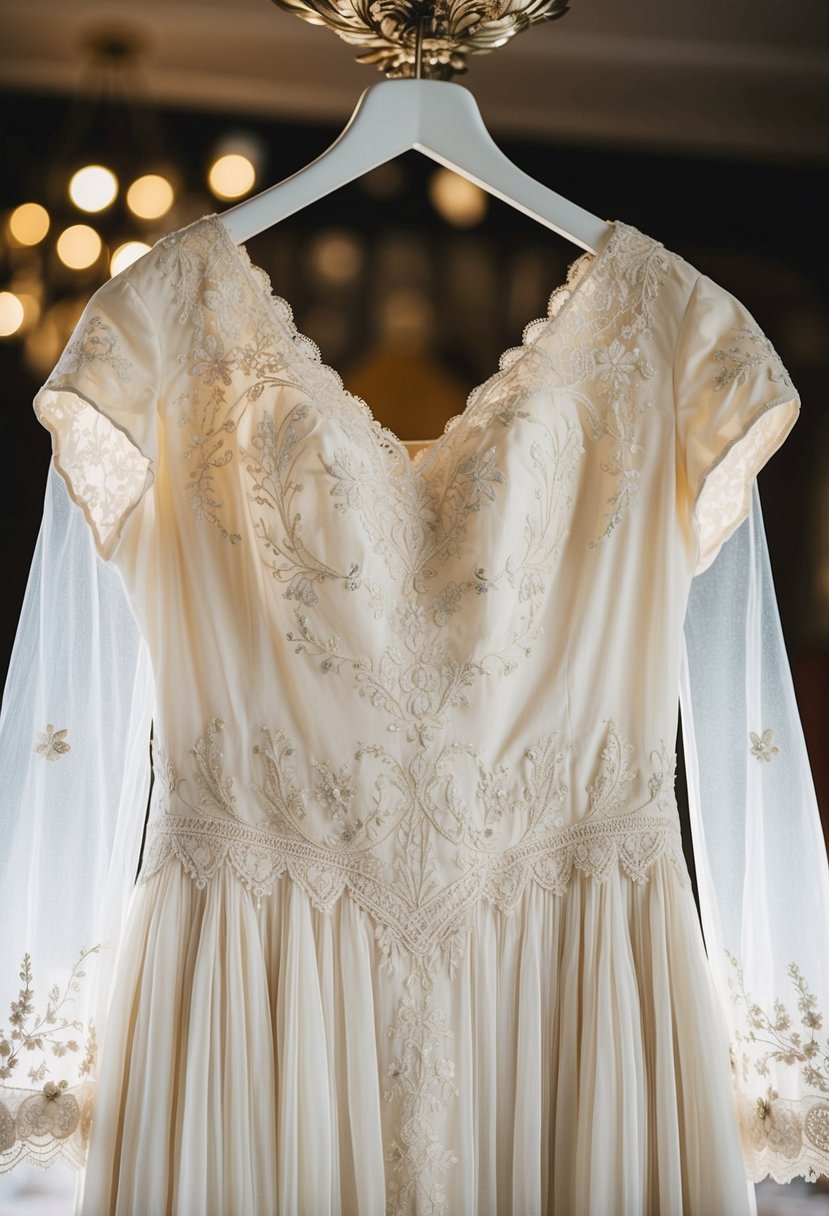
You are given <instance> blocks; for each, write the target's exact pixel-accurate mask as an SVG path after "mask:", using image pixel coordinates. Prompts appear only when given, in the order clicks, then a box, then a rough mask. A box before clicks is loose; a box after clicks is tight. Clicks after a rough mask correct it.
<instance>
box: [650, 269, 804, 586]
mask: <svg viewBox="0 0 829 1216" xmlns="http://www.w3.org/2000/svg"><path fill="white" fill-rule="evenodd" d="M674 388H675V397H676V423H677V457H678V466H679V470H678V472H679V477H678V481H679V485H680V490H681V494H682V496H683V498H684V501H685V503H686V504H687V509H688V514H689V520H690V524H691V526H692V528H693V531H694V534H695V537H696V541H697V544H698V564H697V571H698V572H701V571H702V570H705V569H706V568H707V567H708V566H710V564H711V562H712V561H713V560H714V558H715V557H716V555H717V552H718V551H719V548H720V546H721V545H722V543H723V542H724V541H725V540H727V539H728V537H729V536H730V535H731V534H732V532H733V531H734V529H735V528H736V527H737V526H738V525H739V524H740V523H741V522H742V520H744V519H745V518H746V516H747V514H748V509H749V498H750V494H751V485H752V482H753V481H754V478H755V477H756V475H757V473H758V472H759V471H760V469H761V468H762V467H763V465H764V464H765V463H766V461H767V460H768V459H769V457H770V456H771V455H772V453H773V452H774V451H775V450H776V449H777V448H778V447H779V445H780V444H781V443H782V442H783V440H784V439H785V437H786V435H787V434H788V433H789V431H790V429H791V427H792V426H793V424H794V422H795V420H796V418H797V414H798V411H799V408H800V402H799V399H798V395H797V392H796V390H795V389H794V387H793V385H792V382H791V380H790V379H789V376H788V374H787V372H786V369H785V367H784V366H783V364H782V362H781V360H780V358H779V356H778V355H777V353H776V351H775V350H774V348H773V346H772V344H771V342H770V341H769V340H768V338H767V337H766V336H765V335H764V334H763V332H762V330H761V329H760V328H759V326H758V325H757V323H756V321H755V320H754V318H753V317H752V316H751V314H750V313H749V312H748V311H747V310H746V309H745V308H744V306H743V305H742V304H741V303H740V302H739V300H737V299H735V298H734V296H732V295H730V294H729V293H728V292H727V291H725V290H724V289H723V288H721V287H718V286H717V284H716V283H713V282H712V281H711V280H710V279H709V278H707V277H706V276H705V275H700V277H699V278H698V280H697V282H696V284H695V286H694V289H693V291H692V293H691V297H690V299H689V301H688V306H687V308H686V311H685V316H684V319H683V322H682V326H681V328H680V333H679V338H678V341H677V345H676V352H675V362H674Z"/></svg>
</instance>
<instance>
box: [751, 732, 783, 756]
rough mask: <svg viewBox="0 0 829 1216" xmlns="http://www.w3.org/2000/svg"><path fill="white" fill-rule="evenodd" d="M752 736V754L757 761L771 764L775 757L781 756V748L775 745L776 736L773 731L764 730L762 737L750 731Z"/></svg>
mask: <svg viewBox="0 0 829 1216" xmlns="http://www.w3.org/2000/svg"><path fill="white" fill-rule="evenodd" d="M749 733H750V736H751V754H752V756H754V758H755V760H759V761H760V762H761V763H763V762H765V763H767V764H768V763H770V762H771V761H772V760H773V759H774V757H775V756H777V755H779V754H780V748H779V747H777V745H776V744H775V743H774V735H773V732H772V731H771V730H764V731H763V733H762V735H758V734H757V733H756V732H755V731H750V732H749Z"/></svg>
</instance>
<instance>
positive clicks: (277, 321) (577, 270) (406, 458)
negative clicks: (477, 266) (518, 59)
mask: <svg viewBox="0 0 829 1216" xmlns="http://www.w3.org/2000/svg"><path fill="white" fill-rule="evenodd" d="M204 220H207V221H208V222H210V223H211V224H212V226H213V227H214V229H216V230H218V233H219V236H220V239H221V240H222V242H223V243H224V246H225V248H226V249H227V250H228V251H229V252H230V254H231V256H232V258H233V260H234V261H235V263H236V265H237V266H238V267H239V268H240V269H241V271H242V272H243V273H244V275H245V277H246V278H247V281H248V283H249V284H250V286H251V287H252V288H253V291H254V295H255V297H256V298H257V299H258V300H260V301H261V303H262V305H263V307H264V310H265V314H266V316H267V318H268V320H269V321H270V322H271V323H272V324H274V325H275V326H276V327H277V329H278V331H279V332H280V333H287V336H288V338H289V339H290V340H291V346H292V350H293V351H294V352H295V354H296V357H297V359H298V361H299V362H300V363H303V362H305V363H309V362H310V363H312V364H313V365H314V367H315V368H316V369H317V370H318V371H319V370H322V371H323V372H324V373H325V374H326V375H328V376H329V377H330V378H331V380H332V382H333V383H334V384H335V385H336V389H337V392H338V394H339V396H340V397H341V398H342V400H343V402H344V403H345V404H352V405H356V407H357V409H358V410H359V411H360V413H362V415H363V418H364V420H365V421H366V422H367V423H368V424H369V427H370V429H371V430H372V431H373V432H374V433H375V434H376V435H378V436H379V439H380V442H381V444H383V445H385V446H386V447H387V448H389V449H391V450H392V451H393V452H394V453H395V454H396V455H397V457H398V458H399V461H400V462H401V467H402V468H403V469H404V470H406V471H407V472H408V473H409V474H411V475H415V474H419V473H420V472H421V471H423V470H424V469H425V468H426V467H427V466H428V465H430V464H431V463H432V462H433V460H434V459H435V458H436V455H437V453H438V451H439V450H440V448H441V447H442V446H443V443H444V441H445V440H446V439H447V437H448V436H449V434H450V433H451V432H453V431H454V430H455V428H456V427H458V426H459V425H460V424H461V423H463V422H467V421H468V420H469V419H470V418H471V416H472V414H473V412H474V409H475V405H476V403H477V401H478V400H479V399H480V397H481V396H482V395H483V393H484V390H485V389H488V388H490V387H491V386H492V384H494V383H495V382H496V381H497V380H499V379H500V378H501V377H503V376H505V375H507V374H508V373H509V372H510V371H511V370H512V369H513V368H514V367H515V364H516V363H517V362H518V360H519V359H521V358H522V357H523V356H524V355H525V354H526V353H527V352H528V351H529V350H531V349H532V345H533V344H534V342H535V341H536V340H537V339H538V337H540V335H541V334H542V333H548V334H549V333H551V332H552V331H553V330H554V329H556V328H558V327H559V325H560V324H561V323H562V321H563V318H564V317H565V316H566V315H567V314H568V313H569V312H570V311H571V309H572V307H573V304H574V301H576V300H577V299H579V297H580V296H581V295H582V294H583V289H584V287H585V285H586V283H588V282H589V281H590V280H591V279H592V278H593V277H594V276H595V274H596V271H597V269H598V267H599V266H600V265H602V264H603V263H604V261H605V260H606V259H607V258H608V257H609V255H610V253H611V250H612V248H613V246H614V245H615V243H616V240H617V238H618V236H619V234H620V232H621V230H622V228H623V227H624V226H623V225H621V224H620V223H619V222H618V221H616V220H608V221H606V222H607V224H608V225H609V232H608V233H607V235H606V237H605V240H604V241H603V242H602V244H601V245H600V247H599V248H598V249H597V250H596V251H595V252H594V253H591V252H590V251H585V252H583V253H581V254H578V255H577V256H576V257H575V258H574V259H573V261H571V262H570V264H569V265H568V267H567V273H566V276H565V279H564V281H563V282H562V283H560V284H559V285H558V286H557V287H555V288H554V289H553V290H552V292H551V293H550V295H549V297H548V303H547V315H546V316H545V317H539V318H537V319H535V320H532V321H529V322H528V323H527V324H526V325H525V326H524V329H523V333H522V339H521V345H520V346H514V347H509V348H508V349H507V350H505V351H504V352H503V353H502V354H501V356H500V358H499V359H498V364H497V367H496V369H495V371H493V372H492V374H491V375H490V376H488V377H487V379H486V380H483V381H482V382H481V383H480V384H477V385H475V387H474V388H473V389H472V390H471V391H470V393H469V394H468V396H467V399H466V405H465V406H464V408H463V409H462V410H460V411H459V412H458V413H457V414H453V415H452V417H451V418H449V419H448V421H447V422H446V424H445V426H444V429H443V431H442V433H441V434H440V435H437V436H436V437H435V438H434V439H431V440H427V441H423V440H421V441H413V442H421V443H424V444H425V446H423V447H421V448H420V450H419V451H418V452H416V454H415V456H414V457H411V456H410V455H409V453H408V451H407V449H406V441H405V440H404V439H401V438H400V437H399V436H398V435H397V434H396V433H395V432H394V431H393V430H391V428H390V427H387V426H384V425H383V423H381V422H380V420H379V419H378V418H376V417H375V415H374V413H373V411H372V409H371V406H370V405H369V403H368V402H367V401H364V400H363V399H362V398H361V397H358V396H357V395H356V394H354V393H351V392H349V391H348V390H347V389H346V387H345V385H344V383H343V379H342V376H341V375H340V374H339V372H338V371H337V369H336V368H334V367H332V366H330V365H329V364H327V363H325V362H324V361H323V359H322V354H321V352H320V349H319V347H318V346H317V344H316V342H314V340H313V339H312V338H309V337H308V336H307V335H306V334H304V333H302V331H301V330H300V329H299V328H298V326H297V325H296V322H295V321H294V312H293V308H292V307H291V304H290V302H289V301H288V300H286V299H285V297H284V296H280V295H277V293H276V292H274V290H273V287H272V284H271V279H270V275H269V274H268V272H267V271H266V270H264V269H263V268H262V267H261V266H257V265H256V263H255V262H254V261H253V260H252V259H251V257H250V254H249V253H248V251H247V247H246V246H245V245H244V244H237V243H236V242H235V241H234V239H233V237H232V236H231V234H230V233H229V232H228V230H227V228H226V227H225V225H224V224H223V223H222V218H221V216H220V215H219V214H218V213H216V212H213V213H212V214H210V215H206V216H204ZM197 222H199V221H197ZM201 222H203V221H201ZM565 293H567V294H566V298H565V299H564V301H563V302H562V303H561V304H560V305H559V306H558V308H556V303H557V301H558V299H559V297H560V296H562V295H565Z"/></svg>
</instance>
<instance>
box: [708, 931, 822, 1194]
mask: <svg viewBox="0 0 829 1216" xmlns="http://www.w3.org/2000/svg"><path fill="white" fill-rule="evenodd" d="M726 954H727V957H728V961H729V963H730V966H731V969H732V972H731V975H730V977H729V988H730V989H731V995H732V1000H733V1001H734V1003H735V1005H736V1006H738V1007H739V1009H740V1010H741V1013H742V1018H743V1019H744V1021H745V1025H746V1029H745V1030H735V1031H734V1040H735V1042H734V1044H733V1045H732V1067H733V1068H734V1070H735V1072H736V1073H737V1075H738V1077H739V1078H740V1080H741V1082H742V1085H743V1087H745V1088H748V1089H750V1085H751V1081H752V1079H753V1077H762V1078H764V1079H765V1078H767V1077H769V1076H773V1075H775V1073H778V1075H779V1069H781V1068H782V1069H786V1070H794V1071H795V1072H796V1073H797V1074H798V1086H797V1088H798V1089H800V1090H803V1088H804V1087H805V1089H806V1091H807V1092H805V1093H803V1094H802V1096H801V1097H800V1098H798V1099H797V1100H791V1099H785V1098H782V1097H781V1095H780V1093H779V1092H778V1090H777V1089H776V1088H775V1087H774V1085H773V1084H767V1086H766V1089H765V1091H764V1093H763V1094H762V1095H761V1096H760V1097H758V1098H756V1099H754V1100H753V1104H752V1100H751V1099H749V1097H748V1096H747V1095H744V1096H743V1097H742V1112H741V1113H742V1121H743V1127H744V1134H745V1136H746V1138H747V1140H748V1143H749V1145H750V1146H751V1150H752V1153H753V1154H754V1155H755V1162H756V1168H755V1171H754V1172H755V1175H756V1176H757V1177H762V1176H763V1175H764V1174H765V1173H766V1172H767V1171H769V1172H771V1173H772V1174H773V1175H774V1177H775V1178H777V1179H778V1180H779V1181H789V1180H790V1179H791V1178H792V1177H795V1176H796V1175H797V1174H798V1173H803V1174H805V1175H806V1176H808V1177H816V1176H817V1174H818V1173H820V1172H826V1170H827V1167H829V1100H827V1099H829V1038H825V1037H824V1036H823V1035H822V1034H821V1032H822V1031H823V1029H824V1015H823V1013H822V1012H821V1011H820V1010H818V1009H817V998H816V996H815V994H814V993H813V992H812V991H811V990H810V989H809V986H808V984H807V982H806V978H805V977H804V975H803V973H802V972H801V970H800V968H799V967H798V966H797V964H796V963H791V964H790V966H789V968H788V975H789V978H790V979H791V981H792V986H793V988H794V993H795V996H796V999H797V1015H793V1014H792V1013H790V1011H789V1009H788V1008H787V1006H786V1004H784V1002H783V1001H782V1000H781V999H780V998H778V999H777V1000H775V1001H774V1006H773V1012H771V1013H769V1012H767V1011H766V1010H764V1009H762V1008H761V1007H760V1006H759V1005H758V1004H757V1003H756V1002H755V1001H754V1000H753V999H752V997H751V995H750V993H748V992H747V990H746V986H745V978H744V974H743V971H742V968H741V967H740V965H739V963H738V961H737V959H736V958H735V957H734V955H732V954H731V953H730V952H728V951H726ZM798 1023H799V1024H798ZM778 1083H779V1082H778ZM781 1088H782V1087H781Z"/></svg>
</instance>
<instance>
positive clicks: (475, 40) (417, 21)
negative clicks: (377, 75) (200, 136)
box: [274, 0, 569, 80]
mask: <svg viewBox="0 0 829 1216" xmlns="http://www.w3.org/2000/svg"><path fill="white" fill-rule="evenodd" d="M274 3H275V4H277V5H279V7H280V8H282V9H285V10H286V11H287V12H289V13H294V14H295V15H296V16H297V17H301V18H302V19H303V21H308V22H310V24H311V25H327V26H328V28H329V29H332V30H333V31H334V33H336V34H339V36H340V38H342V39H344V41H346V42H349V43H351V44H352V45H353V46H359V47H363V48H365V49H364V50H363V51H362V53H361V54H359V55H358V56H357V61H358V62H359V63H370V64H374V65H375V66H376V67H377V68H379V69H380V71H381V72H385V74H386V76H389V77H401V76H423V77H429V78H431V79H434V80H449V79H450V78H451V77H452V76H455V75H458V74H460V73H462V72H465V71H466V69H467V62H466V60H467V57H468V56H469V55H484V54H488V53H489V52H490V51H494V50H497V49H498V47H501V46H504V44H505V43H507V42H508V41H509V40H510V38H513V37H514V36H515V35H516V34H520V33H521V32H522V30H525V29H528V28H529V26H530V25H534V24H536V23H537V22H539V21H554V20H555V19H556V18H557V17H563V16H564V14H565V13H566V12H567V10H568V7H569V0H432V2H431V3H428V2H427V3H424V2H423V0H414V3H412V2H410V0H274Z"/></svg>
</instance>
